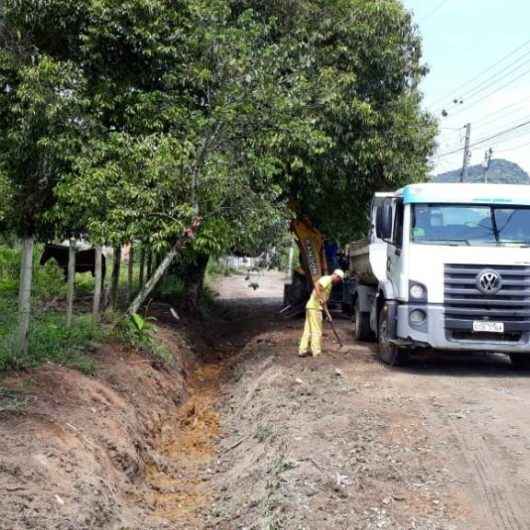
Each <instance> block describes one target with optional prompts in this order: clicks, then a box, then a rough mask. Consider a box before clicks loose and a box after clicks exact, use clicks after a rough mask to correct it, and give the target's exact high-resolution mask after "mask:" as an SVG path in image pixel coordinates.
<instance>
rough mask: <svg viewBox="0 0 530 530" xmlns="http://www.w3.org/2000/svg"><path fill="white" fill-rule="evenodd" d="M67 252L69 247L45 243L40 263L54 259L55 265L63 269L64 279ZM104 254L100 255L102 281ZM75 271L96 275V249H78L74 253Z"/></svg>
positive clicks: (66, 272)
mask: <svg viewBox="0 0 530 530" xmlns="http://www.w3.org/2000/svg"><path fill="white" fill-rule="evenodd" d="M68 252H69V247H67V246H64V245H46V247H44V252H43V253H42V256H41V259H40V264H41V265H45V264H46V263H47V262H48V261H49V260H51V259H54V260H55V261H56V262H57V265H59V267H60V268H61V269H63V271H64V278H65V281H66V280H67V279H68ZM105 261H106V260H105V256H101V274H102V281H103V280H105V273H106V268H107V267H106V262H105ZM75 272H76V273H77V272H91V273H92V276H95V275H96V250H95V249H93V248H91V249H89V250H79V251H77V252H76V254H75Z"/></svg>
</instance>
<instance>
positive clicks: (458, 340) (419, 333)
mask: <svg viewBox="0 0 530 530" xmlns="http://www.w3.org/2000/svg"><path fill="white" fill-rule="evenodd" d="M415 310H420V311H423V312H424V313H425V315H426V319H425V321H424V322H422V323H417V322H414V321H413V319H411V313H412V312H413V311H415ZM397 339H398V341H399V342H400V343H405V344H407V345H409V346H412V347H418V348H430V349H436V350H445V351H462V352H465V351H477V352H479V351H480V352H496V353H528V354H530V330H529V331H527V332H522V333H520V334H518V335H513V334H511V335H510V334H506V335H496V334H494V333H491V334H481V336H480V337H476V336H473V334H472V333H456V332H453V331H451V330H448V329H446V323H445V316H444V308H443V306H441V305H421V306H419V305H418V306H415V305H409V304H402V305H399V306H398V308H397Z"/></svg>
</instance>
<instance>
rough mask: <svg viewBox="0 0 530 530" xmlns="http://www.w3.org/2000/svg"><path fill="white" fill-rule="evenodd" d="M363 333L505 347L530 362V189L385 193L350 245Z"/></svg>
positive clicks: (407, 346) (422, 187)
mask: <svg viewBox="0 0 530 530" xmlns="http://www.w3.org/2000/svg"><path fill="white" fill-rule="evenodd" d="M349 258H350V269H351V270H352V271H353V273H354V275H355V277H356V279H357V282H356V286H355V288H354V291H353V306H354V319H353V320H354V326H355V335H356V338H357V339H359V340H368V339H370V338H377V340H378V342H379V355H380V357H381V359H382V361H384V362H385V363H388V364H390V365H397V364H400V363H401V362H403V360H404V359H405V358H406V357H407V355H408V354H409V353H410V352H412V351H422V350H423V351H429V350H443V351H453V352H455V351H459V352H499V353H506V354H508V355H509V356H510V357H511V360H512V363H513V364H514V365H515V366H517V367H522V368H529V367H530V186H516V185H498V184H432V183H429V184H414V185H410V186H406V187H405V188H403V189H401V190H399V191H397V192H395V193H379V194H376V196H375V198H374V200H373V204H372V209H371V230H370V235H369V238H368V240H366V241H360V242H357V243H354V244H352V245H350V248H349Z"/></svg>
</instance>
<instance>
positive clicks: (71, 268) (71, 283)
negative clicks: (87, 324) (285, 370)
mask: <svg viewBox="0 0 530 530" xmlns="http://www.w3.org/2000/svg"><path fill="white" fill-rule="evenodd" d="M75 250H76V249H75V239H70V246H69V247H68V280H67V281H68V283H67V290H66V327H67V328H70V327H71V326H72V316H73V312H74V296H75Z"/></svg>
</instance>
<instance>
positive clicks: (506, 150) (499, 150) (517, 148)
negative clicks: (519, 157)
mask: <svg viewBox="0 0 530 530" xmlns="http://www.w3.org/2000/svg"><path fill="white" fill-rule="evenodd" d="M524 147H530V142H527V143H525V144H522V145H518V146H517V147H509V148H507V149H497V150H496V152H497V153H509V152H510V151H518V150H519V149H523V148H524Z"/></svg>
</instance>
